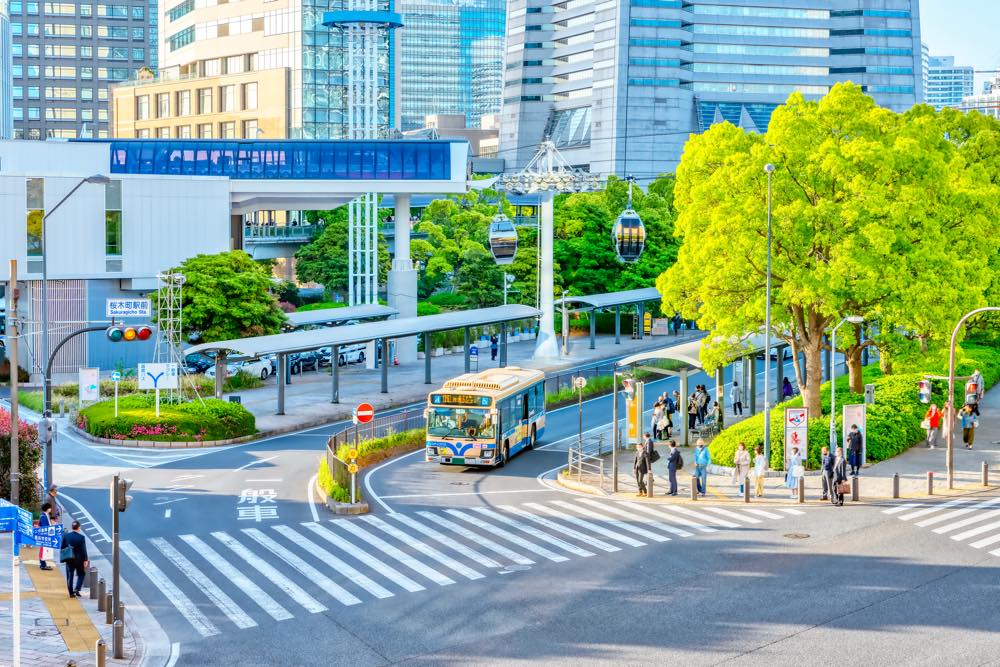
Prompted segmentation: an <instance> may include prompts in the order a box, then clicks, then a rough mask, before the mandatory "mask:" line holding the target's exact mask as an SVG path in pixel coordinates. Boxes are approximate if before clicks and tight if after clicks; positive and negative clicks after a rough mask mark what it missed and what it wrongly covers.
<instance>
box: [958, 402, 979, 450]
mask: <svg viewBox="0 0 1000 667" xmlns="http://www.w3.org/2000/svg"><path fill="white" fill-rule="evenodd" d="M958 416H959V417H960V418H961V419H962V442H964V443H965V448H966V449H972V445H973V443H974V442H975V440H976V426H978V425H979V418H978V417H976V414H975V411H974V410H973V409H972V406H971V405H968V404H966V405H964V406H963V407H962V409H961V410H959V412H958Z"/></svg>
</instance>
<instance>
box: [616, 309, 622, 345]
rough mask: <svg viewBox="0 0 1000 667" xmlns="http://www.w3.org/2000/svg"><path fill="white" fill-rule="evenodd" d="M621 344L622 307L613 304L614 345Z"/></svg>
mask: <svg viewBox="0 0 1000 667" xmlns="http://www.w3.org/2000/svg"><path fill="white" fill-rule="evenodd" d="M621 344H622V307H621V306H615V345H621Z"/></svg>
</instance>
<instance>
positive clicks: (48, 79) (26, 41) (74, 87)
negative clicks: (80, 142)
mask: <svg viewBox="0 0 1000 667" xmlns="http://www.w3.org/2000/svg"><path fill="white" fill-rule="evenodd" d="M8 7H9V11H10V27H11V34H12V36H13V43H12V53H13V65H12V71H13V99H14V106H13V121H14V136H15V137H17V138H23V139H49V138H57V139H67V138H73V137H107V136H108V135H109V132H110V127H109V122H108V100H109V97H110V96H109V92H108V87H109V86H110V85H111V84H113V83H115V82H118V81H125V80H128V79H130V78H132V77H134V76H136V74H137V73H138V72H139V71H140V70H142V69H144V68H147V67H150V66H155V64H156V48H155V46H153V45H155V43H156V29H155V18H154V17H155V13H156V0H141V1H136V0H133V2H130V3H128V4H103V3H95V4H91V3H90V2H89V1H88V2H80V1H79V0H67V1H65V2H39V1H37V0H10V2H9V5H8Z"/></svg>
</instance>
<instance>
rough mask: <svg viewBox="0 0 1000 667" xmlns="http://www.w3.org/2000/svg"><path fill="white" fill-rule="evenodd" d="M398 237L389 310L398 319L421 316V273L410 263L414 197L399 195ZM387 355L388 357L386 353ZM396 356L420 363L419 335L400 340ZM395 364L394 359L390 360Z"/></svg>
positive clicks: (402, 362) (396, 237) (396, 232)
mask: <svg viewBox="0 0 1000 667" xmlns="http://www.w3.org/2000/svg"><path fill="white" fill-rule="evenodd" d="M394 196H395V199H396V212H395V223H394V225H395V237H394V241H393V243H394V245H395V248H396V251H395V254H394V256H393V260H392V270H391V271H389V284H388V293H389V307H391V308H395V309H396V310H398V311H399V315H397V316H396V317H399V318H407V317H416V316H417V272H416V271H414V270H413V262H412V261H411V260H410V195H408V194H396V195H394ZM385 354H388V350H386V352H385ZM396 356H397V357H398V358H399V363H401V364H405V363H412V362H414V361H416V360H417V339H416V337H415V336H410V337H407V338H400V339H398V340H397V341H396ZM389 363H392V360H391V359H390V360H389Z"/></svg>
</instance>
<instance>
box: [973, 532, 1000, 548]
mask: <svg viewBox="0 0 1000 667" xmlns="http://www.w3.org/2000/svg"><path fill="white" fill-rule="evenodd" d="M997 542H1000V533H998V534H996V535H990V536H989V537H987V538H985V539H982V540H979V541H977V542H970V543H969V546H970V547H975V548H977V549H982V548H983V547H985V546H989V545H990V544H996V543H997Z"/></svg>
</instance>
